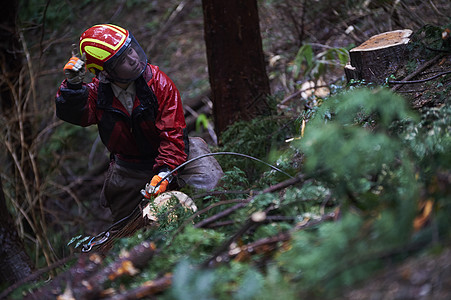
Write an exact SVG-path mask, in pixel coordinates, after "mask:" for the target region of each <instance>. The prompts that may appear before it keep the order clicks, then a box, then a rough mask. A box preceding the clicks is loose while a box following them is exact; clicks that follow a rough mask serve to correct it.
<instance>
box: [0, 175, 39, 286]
mask: <svg viewBox="0 0 451 300" xmlns="http://www.w3.org/2000/svg"><path fill="white" fill-rule="evenodd" d="M32 269H33V267H32V262H31V260H30V258H29V256H28V254H27V253H26V252H25V249H24V247H23V243H22V240H21V239H20V237H19V235H18V234H17V230H16V227H15V225H14V221H13V219H12V217H11V215H10V214H9V212H8V209H7V207H6V200H5V195H4V194H3V186H2V180H1V177H0V283H9V284H12V283H15V282H17V281H19V280H20V279H23V278H25V277H27V276H28V275H30V274H31V272H32Z"/></svg>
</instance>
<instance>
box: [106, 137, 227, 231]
mask: <svg viewBox="0 0 451 300" xmlns="http://www.w3.org/2000/svg"><path fill="white" fill-rule="evenodd" d="M189 149H190V151H189V156H188V160H190V159H193V158H196V157H199V156H201V155H204V154H207V153H211V152H210V149H209V148H208V145H207V143H205V141H204V140H203V139H201V138H199V137H191V138H189ZM137 167H139V168H130V167H129V166H127V165H125V164H121V162H120V161H115V160H112V161H111V162H110V166H109V168H108V172H107V175H106V178H105V182H104V185H103V189H102V193H101V196H100V199H101V204H102V206H104V207H109V208H110V210H111V214H112V215H113V223H116V222H118V221H120V220H121V219H123V218H125V217H127V216H129V215H130V214H131V213H133V212H134V210H135V209H137V207H138V205H139V204H140V202H141V200H142V198H143V196H142V195H141V189H143V188H144V187H145V185H146V183H148V182H150V180H151V179H152V177H153V176H154V175H155V174H154V173H153V171H152V169H149V170H145V169H143V168H142V167H141V166H137ZM223 174H224V173H223V171H222V168H221V166H220V165H219V164H218V162H217V161H216V159H215V158H214V157H213V156H207V157H203V158H200V159H197V160H195V161H193V162H192V163H189V164H187V165H186V166H185V167H184V168H183V169H182V170H181V171H179V172H178V175H177V176H175V178H174V179H173V180H172V182H171V184H170V185H169V189H177V188H181V187H183V186H184V185H189V186H191V187H193V188H194V189H196V190H206V191H209V190H211V189H213V188H214V187H215V186H216V185H217V184H218V182H219V180H220V179H221V177H222V176H223Z"/></svg>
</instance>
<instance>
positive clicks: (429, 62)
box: [392, 54, 443, 91]
mask: <svg viewBox="0 0 451 300" xmlns="http://www.w3.org/2000/svg"><path fill="white" fill-rule="evenodd" d="M442 57H443V54H439V55H437V56H435V57H434V58H432V59H430V60H428V61H427V62H425V63H424V64H423V65H421V66H420V67H419V68H418V69H417V70H416V71H415V72H413V73H412V74H410V75H408V76H406V77H405V78H404V81H409V80H410V79H412V78H414V77H415V76H417V75H418V74H420V73H421V72H423V71H424V70H426V69H427V68H429V66H431V65H433V64H434V63H435V62H436V61H437V60H439V59H440V58H442ZM401 87H402V85H397V86H395V87H393V88H392V91H397V90H399V89H400V88H401Z"/></svg>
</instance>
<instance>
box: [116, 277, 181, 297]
mask: <svg viewBox="0 0 451 300" xmlns="http://www.w3.org/2000/svg"><path fill="white" fill-rule="evenodd" d="M171 284H172V274H165V275H164V276H163V277H160V278H157V279H155V280H151V281H146V282H144V283H143V284H142V285H141V286H139V287H137V288H135V289H133V290H130V291H127V292H125V293H123V294H119V295H115V296H114V297H111V298H108V299H110V300H133V299H142V298H144V297H149V296H153V295H155V294H158V293H161V292H163V291H165V290H166V289H167V288H169V287H170V286H171Z"/></svg>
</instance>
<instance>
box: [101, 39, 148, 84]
mask: <svg viewBox="0 0 451 300" xmlns="http://www.w3.org/2000/svg"><path fill="white" fill-rule="evenodd" d="M129 39H130V40H129V41H127V42H126V43H125V44H124V46H123V47H122V49H120V50H119V52H118V53H116V55H115V56H114V57H112V58H111V59H109V60H108V61H107V62H105V64H104V68H105V71H106V72H107V73H108V75H109V77H110V78H111V79H112V80H113V81H117V82H130V81H133V80H135V79H137V78H138V77H139V76H140V75H141V74H142V73H143V72H144V70H145V68H146V65H147V57H146V54H145V53H144V50H143V49H142V48H141V46H140V45H139V44H138V42H137V41H136V39H135V38H134V37H133V35H132V34H130V36H129Z"/></svg>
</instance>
